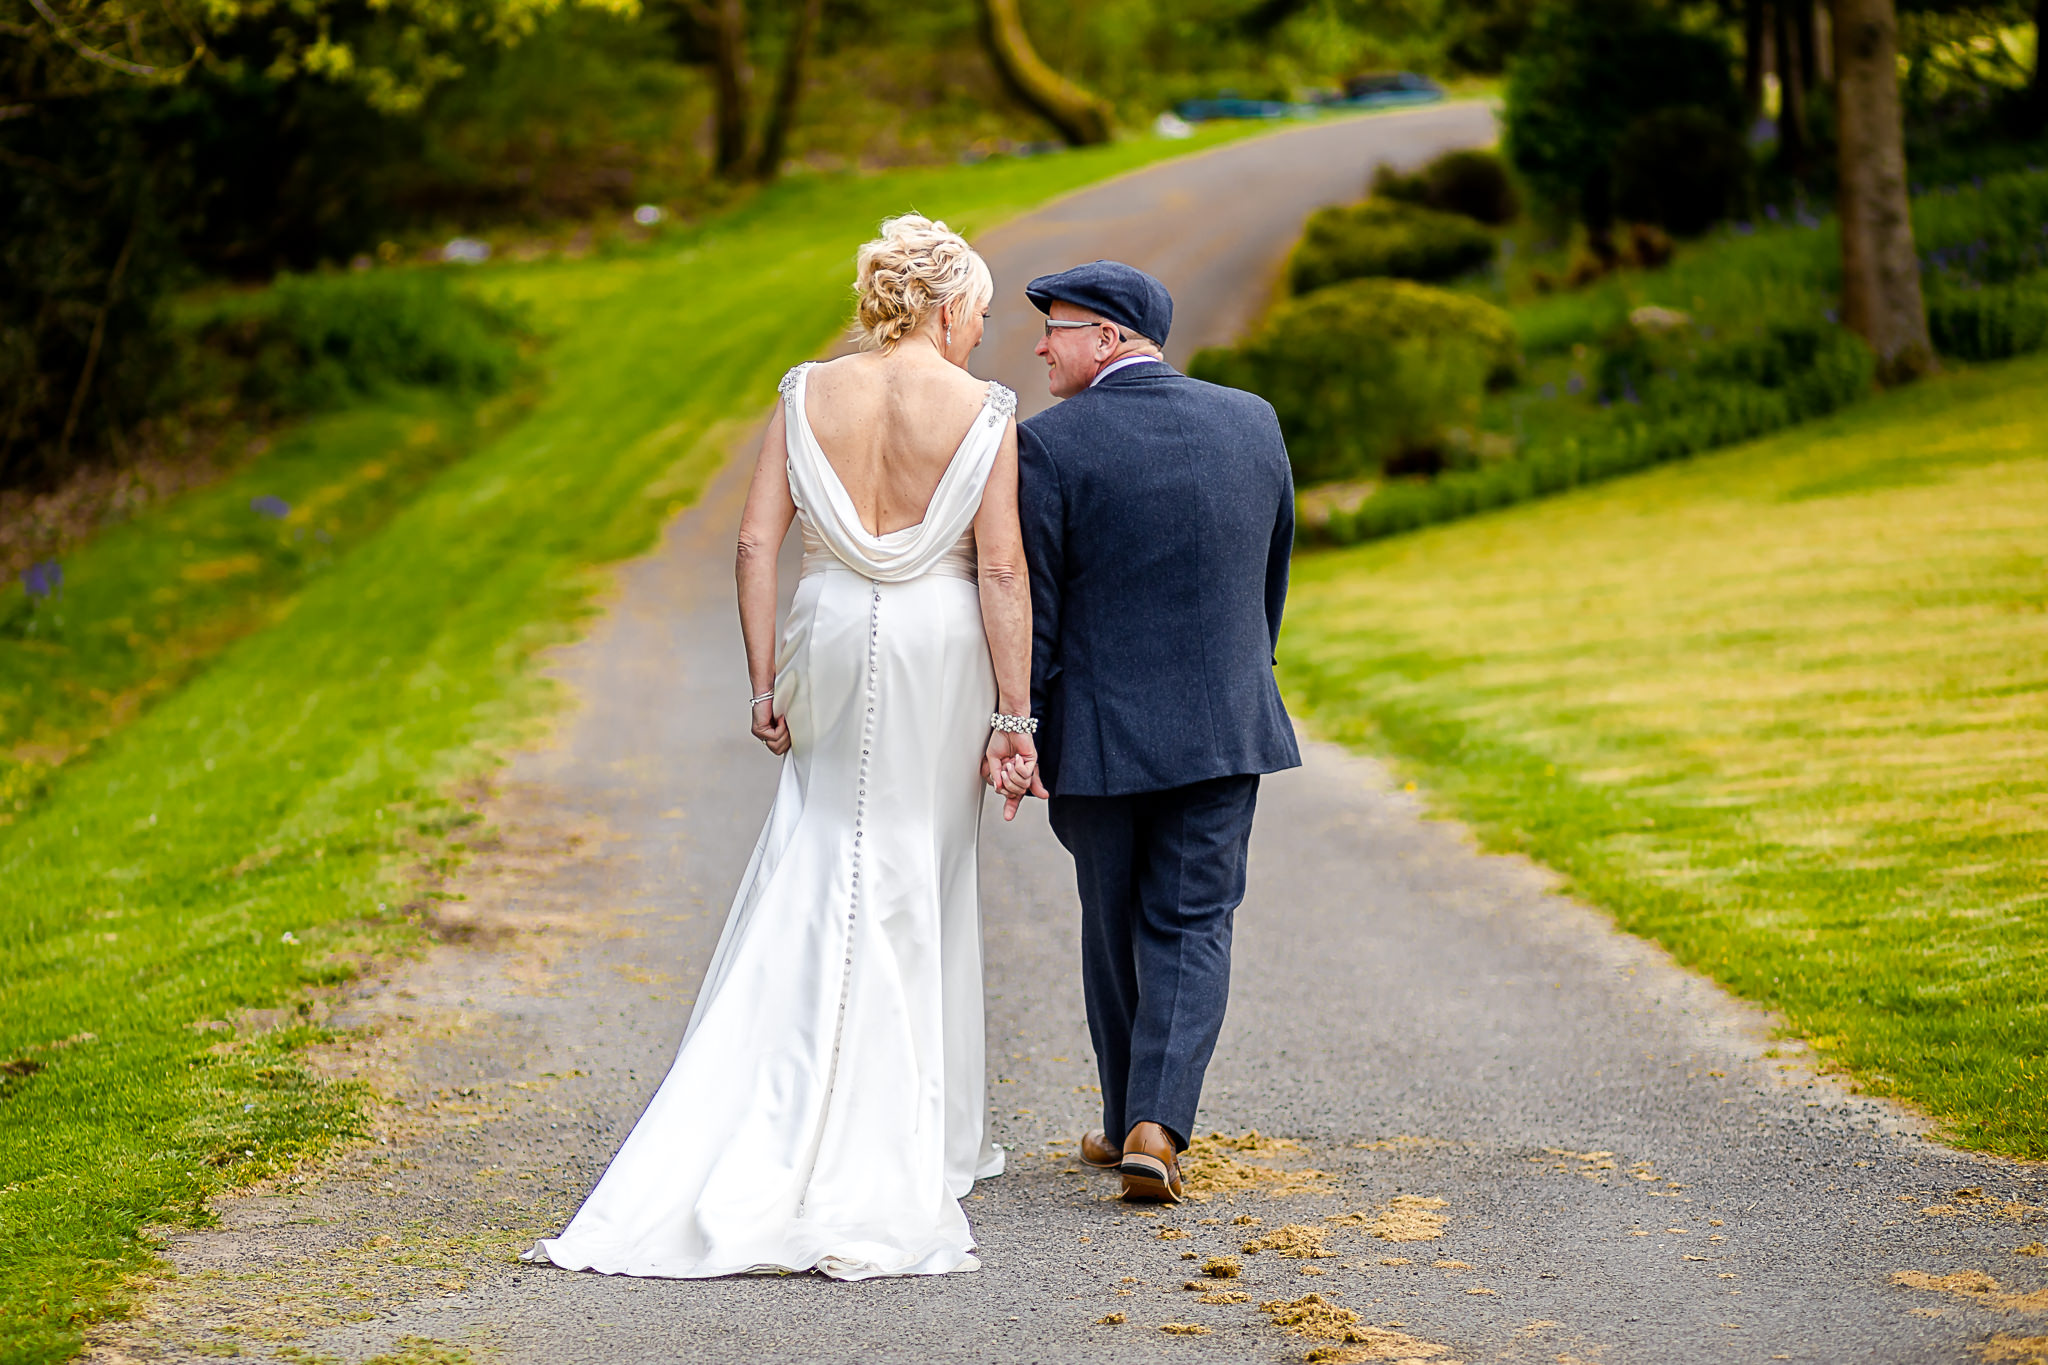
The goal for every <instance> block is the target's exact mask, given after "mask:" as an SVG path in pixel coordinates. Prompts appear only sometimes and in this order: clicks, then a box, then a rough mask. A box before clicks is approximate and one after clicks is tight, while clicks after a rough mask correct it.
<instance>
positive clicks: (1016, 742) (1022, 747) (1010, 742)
mask: <svg viewBox="0 0 2048 1365" xmlns="http://www.w3.org/2000/svg"><path fill="white" fill-rule="evenodd" d="M982 776H983V777H985V778H986V779H987V781H988V784H989V785H990V786H991V787H994V788H995V789H996V790H997V791H999V792H1001V793H1002V794H1003V819H1005V820H1014V819H1016V818H1017V808H1018V807H1019V806H1020V805H1022V804H1023V801H1024V798H1025V797H1026V796H1027V795H1029V796H1036V797H1040V798H1043V797H1044V796H1045V795H1046V791H1045V784H1044V783H1043V782H1041V781H1040V780H1039V777H1038V746H1037V744H1036V743H1035V742H1034V741H1033V740H1032V738H1031V736H1030V735H1028V734H1021V733H1017V732H1014V731H1009V730H996V731H993V732H992V733H990V735H989V737H988V753H987V756H986V757H985V758H984V760H983V762H982Z"/></svg>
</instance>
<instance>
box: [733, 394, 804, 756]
mask: <svg viewBox="0 0 2048 1365" xmlns="http://www.w3.org/2000/svg"><path fill="white" fill-rule="evenodd" d="M782 412H783V407H782V404H780V403H777V404H776V405H775V415H774V416H773V417H771V418H769V419H768V430H767V432H766V433H765V434H764V435H763V436H762V437H761V454H760V456H759V457H758V458H757V459H756V460H755V462H754V481H753V483H752V484H751V485H750V486H749V487H748V489H747V510H746V511H745V512H744V513H742V514H741V516H740V543H739V557H738V558H739V562H738V567H737V574H738V577H739V585H740V634H741V635H742V636H744V637H745V639H746V642H747V695H748V696H750V697H759V696H762V695H763V694H765V693H769V692H773V691H774V690H775V557H776V555H778V554H779V553H781V551H782V538H783V537H784V536H785V535H787V534H789V523H790V522H791V521H793V520H795V519H796V503H795V501H794V500H792V499H791V497H790V495H789V458H788V446H787V445H785V444H784V431H783V416H782ZM774 711H775V708H774V704H773V703H772V702H769V701H760V702H756V703H755V704H754V707H753V717H752V722H753V728H754V738H756V739H758V740H760V741H761V742H762V743H763V744H766V745H767V746H768V751H769V752H770V753H773V754H786V753H788V752H789V722H788V721H787V720H785V719H783V717H781V716H778V715H776V714H774Z"/></svg>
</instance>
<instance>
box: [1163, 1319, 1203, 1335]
mask: <svg viewBox="0 0 2048 1365" xmlns="http://www.w3.org/2000/svg"><path fill="white" fill-rule="evenodd" d="M1159 1330H1160V1331H1162V1332H1165V1333H1166V1334H1167V1335H1168V1336H1176V1337H1206V1336H1208V1335H1209V1329H1208V1328H1206V1327H1204V1326H1202V1324H1201V1323H1199V1322H1162V1323H1160V1324H1159Z"/></svg>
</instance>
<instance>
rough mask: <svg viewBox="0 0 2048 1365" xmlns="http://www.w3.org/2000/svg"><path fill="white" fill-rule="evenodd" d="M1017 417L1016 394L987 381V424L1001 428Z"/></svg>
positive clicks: (993, 381) (994, 382) (992, 381)
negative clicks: (1006, 422)
mask: <svg viewBox="0 0 2048 1365" xmlns="http://www.w3.org/2000/svg"><path fill="white" fill-rule="evenodd" d="M1016 415H1017V394H1016V392H1015V391H1014V390H1012V389H1007V388H1005V387H1003V386H1002V385H1001V384H998V383H996V381H995V380H993V379H991V380H989V381H988V424H989V425H990V426H992V427H995V426H1001V425H1002V424H1003V423H1004V422H1005V421H1006V420H1008V419H1009V418H1012V417H1015V416H1016Z"/></svg>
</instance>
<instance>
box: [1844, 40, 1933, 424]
mask: <svg viewBox="0 0 2048 1365" xmlns="http://www.w3.org/2000/svg"><path fill="white" fill-rule="evenodd" d="M1898 42H1899V39H1898V20H1897V17H1896V15H1895V13H1894V12H1893V9H1892V0H1835V107H1836V125H1837V128H1838V137H1839V140H1840V144H1841V151H1840V162H1839V166H1840V178H1841V188H1840V192H1839V194H1840V198H1839V202H1838V204H1837V210H1838V212H1839V213H1840V215H1841V220H1842V320H1843V321H1844V322H1845V323H1847V324H1848V326H1849V328H1850V329H1851V330H1852V331H1854V332H1855V333H1856V334H1857V335H1859V336H1861V337H1862V338H1863V339H1864V340H1865V341H1867V342H1869V343H1870V349H1871V350H1872V351H1874V352H1876V353H1877V373H1878V379H1879V381H1880V382H1882V383H1886V384H1898V383H1904V382H1905V381H1907V380H1911V379H1916V378H1918V377H1920V376H1921V375H1925V374H1931V373H1933V372H1934V370H1935V369H1936V368H1937V364H1936V361H1935V358H1934V345H1933V343H1932V342H1931V341H1929V340H1928V336H1927V309H1926V305H1925V304H1924V303H1923V302H1922V300H1921V297H1920V261H1919V257H1918V255H1917V253H1916V252H1915V251H1914V249H1913V220H1912V217H1911V215H1910V213H1909V212H1908V206H1907V202H1906V134H1905V126H1904V123H1903V120H1902V118H1901V114H1900V109H1899V55H1898V54H1899V48H1898Z"/></svg>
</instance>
